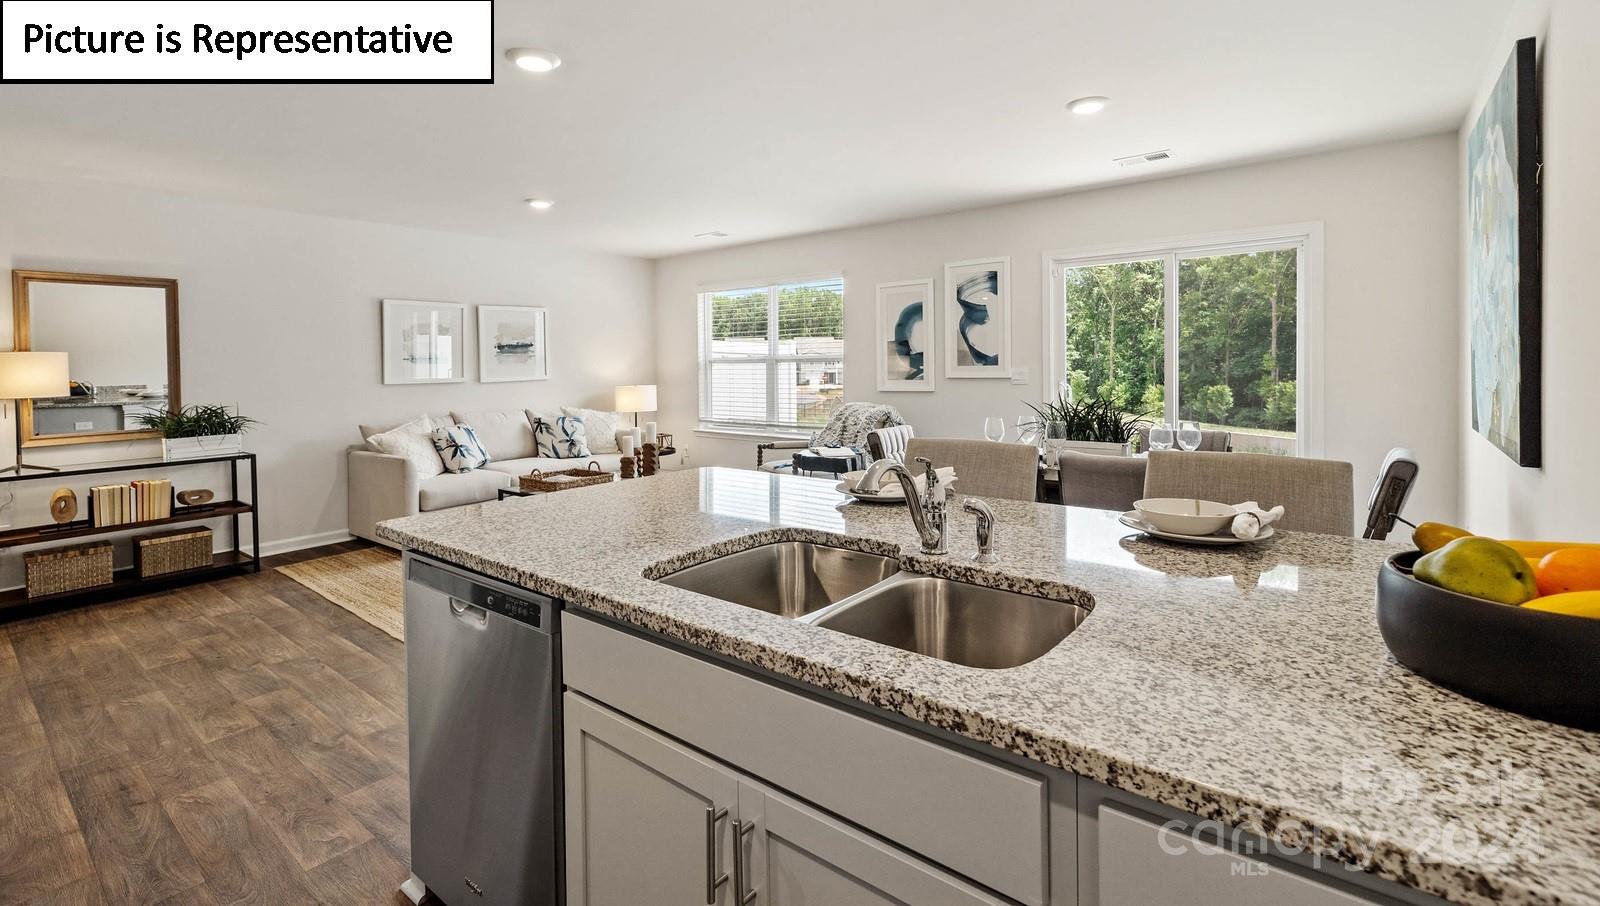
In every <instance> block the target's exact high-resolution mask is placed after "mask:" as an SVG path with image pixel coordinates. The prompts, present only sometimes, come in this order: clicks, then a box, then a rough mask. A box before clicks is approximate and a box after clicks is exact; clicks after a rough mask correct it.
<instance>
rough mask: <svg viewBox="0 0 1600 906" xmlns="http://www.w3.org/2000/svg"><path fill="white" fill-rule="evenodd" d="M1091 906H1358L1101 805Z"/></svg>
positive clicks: (1358, 900)
mask: <svg viewBox="0 0 1600 906" xmlns="http://www.w3.org/2000/svg"><path fill="white" fill-rule="evenodd" d="M1098 825H1099V827H1098V833H1099V844H1098V860H1099V870H1100V890H1099V895H1100V899H1099V901H1098V906H1282V904H1286V903H1293V904H1295V906H1362V904H1371V903H1384V902H1389V901H1387V900H1384V899H1381V898H1377V897H1373V898H1371V899H1369V898H1366V897H1358V896H1354V895H1352V894H1350V893H1347V892H1345V891H1343V890H1340V889H1338V888H1335V887H1333V886H1332V885H1329V884H1324V883H1321V882H1319V881H1316V880H1313V879H1311V878H1308V877H1305V876H1303V875H1300V874H1296V873H1294V872H1291V871H1289V870H1288V869H1286V868H1284V867H1282V866H1279V865H1275V864H1271V863H1268V862H1266V861H1263V860H1261V859H1257V858H1253V857H1251V856H1247V855H1241V854H1239V853H1236V852H1232V851H1230V850H1226V849H1222V848H1221V847H1219V846H1216V845H1214V844H1209V843H1205V842H1202V841H1199V840H1196V839H1195V838H1194V837H1192V836H1190V835H1189V834H1187V833H1184V832H1182V831H1181V830H1174V829H1171V828H1168V827H1163V826H1162V825H1160V824H1157V823H1156V822H1155V821H1152V820H1147V819H1145V818H1143V817H1138V816H1135V815H1133V814H1130V813H1127V812H1124V811H1122V810H1121V809H1118V808H1115V807H1112V806H1107V805H1102V806H1100V809H1099V820H1098Z"/></svg>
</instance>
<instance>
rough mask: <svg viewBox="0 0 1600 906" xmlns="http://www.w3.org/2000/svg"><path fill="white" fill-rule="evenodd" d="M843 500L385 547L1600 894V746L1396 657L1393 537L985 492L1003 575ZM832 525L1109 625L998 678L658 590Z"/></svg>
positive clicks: (514, 512)
mask: <svg viewBox="0 0 1600 906" xmlns="http://www.w3.org/2000/svg"><path fill="white" fill-rule="evenodd" d="M833 484H834V482H833V481H832V480H831V479H830V480H821V479H810V478H801V477H796V476H776V475H770V474H767V473H761V472H748V471H740V470H730V469H699V470H686V471H679V472H667V473H663V474H660V475H657V476H654V477H651V478H644V479H638V480H634V481H625V482H619V483H616V484H611V485H603V486H599V487H592V488H585V489H581V490H575V491H568V492H564V493H559V494H550V495H544V496H540V497H529V498H517V499H512V500H507V501H505V502H503V503H492V504H477V505H473V506H468V507H461V508H458V509H452V510H446V511H441V512H437V513H425V514H422V515H418V516H411V517H407V518H404V519H396V520H392V521H389V522H386V523H383V524H382V525H380V526H379V528H378V532H379V534H380V535H382V536H383V537H385V538H387V539H389V540H391V541H394V542H396V543H398V544H401V545H403V546H405V547H408V548H412V549H415V550H418V551H421V552H424V553H427V554H431V555H433V556H436V557H439V558H441V559H445V560H449V561H452V562H455V563H459V564H461V565H463V566H466V567H468V568H470V569H474V570H477V571H479V572H481V573H484V574H487V575H491V576H495V577H498V578H501V579H505V580H507V581H510V582H513V583H516V584H518V585H521V586H524V587H527V588H531V589H533V590H535V591H539V592H543V593H546V594H549V595H552V596H554V597H557V598H561V599H563V600H566V601H569V602H571V603H573V604H576V605H580V606H582V607H586V608H589V609H591V610H594V611H596V612H599V613H602V614H605V615H607V616H609V617H612V618H615V619H618V620H621V621H624V622H627V623H630V624H633V625H637V626H639V627H642V628H644V629H648V630H652V631H655V632H658V633H661V634H663V635H666V636H669V637H672V638H676V639H681V640H683V641H685V642H688V643H691V644H694V645H698V646H701V647H703V648H706V649H710V650H712V651H716V652H719V653H721V654H724V655H728V656H730V657H733V658H736V659H739V660H742V661H745V662H748V663H750V664H754V665H756V666H759V667H762V668H765V669H768V670H771V671H773V672H775V673H778V674H782V675H786V676H790V677H793V678H795V679H798V680H801V681H803V682H806V683H810V684H812V685H814V686H818V687H822V688H825V689H829V690H832V691H834V692H837V693H840V694H843V695H846V696H850V697H853V698H855V699H858V700H860V701H863V702H866V703H868V704H871V705H874V706H876V707H879V708H883V709H887V710H889V711H894V712H898V713H900V714H904V715H906V716H909V717H911V718H914V719H916V720H919V721H922V722H924V723H927V724H930V725H933V726H937V727H941V728H944V729H946V730H949V731H952V732H954V733H957V734H960V735H962V736H965V737H968V738H971V739H974V740H978V741H980V742H984V743H988V744H990V745H994V746H997V747H999V748H1001V749H1005V750H1008V751H1011V752H1015V753H1017V754H1020V755H1023V756H1025V757H1027V758H1030V759H1033V760H1036V761H1039V762H1043V763H1045V764H1049V765H1054V766H1057V767H1060V768H1065V769H1067V770H1070V771H1074V772H1076V773H1078V774H1081V775H1084V776H1087V777H1090V778H1092V779H1094V780H1098V781H1101V782H1104V783H1107V784H1109V785H1111V786H1113V787H1117V788H1120V789H1123V790H1126V791H1129V792H1131V793H1135V794H1137V795H1141V796H1145V797H1148V798H1150V799H1154V800H1157V801H1159V802H1162V803H1165V804H1167V805H1170V806H1173V807H1175V808H1178V809H1182V810H1184V811H1186V812H1190V813H1193V814H1197V815H1200V816H1202V817H1204V818H1208V819H1215V820H1220V821H1224V822H1227V823H1229V824H1233V825H1236V826H1239V827H1242V828H1243V829H1245V830H1247V831H1251V832H1255V833H1260V834H1264V835H1267V836H1269V837H1272V838H1273V839H1275V840H1277V841H1279V842H1281V843H1285V844H1288V845H1290V846H1297V847H1301V848H1303V849H1305V850H1306V851H1309V852H1314V853H1317V854H1320V855H1321V856H1324V857H1327V858H1331V859H1333V860H1335V861H1338V862H1341V863H1345V864H1350V865H1357V866H1360V867H1362V868H1364V869H1366V870H1368V871H1371V872H1373V873H1375V874H1377V875H1379V876H1381V877H1385V878H1389V879H1391V880H1395V881H1398V882H1400V883H1403V884H1406V885H1409V886H1411V887H1415V888H1417V889H1420V890H1423V891H1426V892H1428V893H1432V894H1436V895H1439V896H1442V897H1445V898H1447V899H1451V900H1454V901H1458V902H1462V903H1472V904H1488V903H1560V904H1575V903H1587V904H1600V734H1596V733H1586V732H1582V731H1578V730H1572V729H1568V728H1564V727H1559V726H1556V725H1553V724H1548V723H1544V722H1541V721H1536V720H1532V719H1529V718H1524V717H1520V716H1518V715H1515V714H1511V713H1508V712H1505V711H1500V710H1497V709H1494V708H1491V707H1488V706H1486V705H1481V704H1478V703H1476V702H1473V701H1471V700H1469V699H1466V698H1463V697H1461V696H1459V695H1457V694H1455V693H1452V692H1449V691H1447V690H1444V689H1442V688H1440V687H1438V686H1435V685H1433V684H1432V683H1429V682H1428V681H1426V680H1423V679H1421V678H1420V677H1417V676H1416V675H1414V674H1412V673H1411V672H1410V671H1408V670H1406V669H1405V668H1404V667H1401V666H1400V665H1399V664H1397V663H1396V662H1395V661H1394V660H1393V658H1391V657H1390V655H1389V653H1388V651H1387V649H1386V648H1385V647H1384V644H1383V640H1382V639H1381V637H1380V636H1379V634H1378V627H1377V622H1376V620H1375V617H1374V613H1373V594H1374V587H1375V581H1376V575H1377V570H1378V566H1379V564H1380V563H1381V561H1382V560H1383V558H1384V557H1386V556H1388V555H1389V554H1391V553H1393V552H1394V551H1395V550H1397V549H1399V545H1395V544H1389V543H1381V542H1373V541H1361V540H1356V539H1349V538H1338V537H1333V536H1328V535H1313V534H1306V533H1294V532H1280V533H1278V536H1277V537H1276V538H1273V539H1271V540H1269V541H1266V542H1262V543H1260V544H1256V545H1250V546H1248V547H1242V548H1232V549H1205V548H1188V547H1178V546H1173V545H1168V544H1164V543H1162V542H1158V541H1153V540H1150V539H1146V538H1143V537H1142V536H1139V535H1137V534H1135V533H1132V532H1130V531H1129V530H1128V529H1127V528H1125V527H1123V526H1122V525H1120V524H1118V523H1117V522H1116V514H1113V513H1106V512H1102V511H1097V510H1085V509H1077V508H1067V507H1058V506H1047V505H1038V504H1031V503H1023V502H1015V501H992V505H993V507H994V510H995V513H996V515H997V516H998V520H999V526H998V530H997V534H996V538H997V544H998V548H999V551H1000V554H1001V557H1002V562H1001V563H1000V564H998V565H997V566H994V567H980V566H977V565H975V564H973V563H971V562H970V561H969V560H968V559H967V557H968V556H969V555H970V554H971V553H972V552H973V551H974V550H975V549H976V545H975V543H974V539H973V524H974V523H973V517H971V516H970V515H967V514H964V513H961V512H959V511H958V510H957V509H955V508H954V507H952V511H951V516H950V538H949V547H950V553H949V555H947V556H945V557H941V558H926V557H922V556H921V555H920V554H919V553H918V544H917V541H916V538H915V535H914V533H913V531H912V528H911V523H910V519H909V518H908V517H907V514H906V511H905V509H904V508H903V507H895V506H878V505H872V504H862V503H856V502H853V501H849V500H848V498H846V497H845V496H844V495H841V494H839V493H838V492H836V491H834V490H833ZM835 535H841V536H849V537H850V539H851V541H850V542H849V543H850V545H851V546H856V547H858V548H860V549H863V550H874V551H879V552H890V553H896V552H898V553H899V555H900V557H901V561H902V566H903V567H905V568H908V569H911V570H916V571H919V572H932V573H936V574H943V575H947V576H950V577H952V578H967V579H973V578H978V579H980V580H982V581H988V582H990V583H991V584H1002V585H1005V586H1008V587H1012V588H1017V589H1020V590H1033V591H1042V592H1048V593H1052V594H1054V595H1057V596H1067V597H1070V598H1072V599H1074V600H1079V601H1081V602H1083V603H1086V604H1092V607H1093V610H1092V612H1091V613H1090V615H1089V617H1088V618H1087V619H1086V620H1085V621H1084V623H1083V625H1082V626H1081V627H1079V628H1078V630H1077V631H1076V632H1074V633H1073V634H1072V635H1070V636H1068V637H1067V639H1066V640H1065V641H1063V642H1062V643H1061V644H1060V645H1058V646H1057V647H1056V648H1054V649H1053V650H1051V651H1050V652H1049V653H1047V654H1046V655H1044V656H1043V657H1041V658H1039V659H1038V660H1036V661H1033V662H1032V663H1029V664H1025V665H1023V666H1021V667H1016V668H1012V669H1007V670H982V669H976V668H970V667H963V666H959V665H956V664H950V663H946V662H943V661H939V660H934V659H932V658H927V657H922V656H920V655H916V654H911V653H909V652H903V651H899V650H897V649H893V648H888V647H885V646H882V645H878V644H875V643H872V642H867V641H864V640H861V639H856V638H853V637H850V636H845V635H842V634H839V633H835V632H831V631H829V630H825V629H820V628H818V627H814V626H809V625H803V624H798V623H794V622H792V621H790V620H786V619H783V618H781V617H777V616H773V615H770V614H766V613H762V612H759V611H755V610H751V609H749V608H746V607H742V606H740V605H737V604H732V603H728V602H724V601H720V600H716V599H712V598H708V597H705V596H702V595H698V594H695V593H693V592H690V591H686V590H682V589H677V588H673V587H670V586H667V585H662V584H660V583H657V582H653V581H651V580H650V579H647V578H645V574H646V572H647V571H650V574H652V575H657V574H659V572H660V570H661V569H663V567H662V565H661V564H663V563H664V562H670V564H671V565H673V566H678V565H687V564H688V563H692V562H698V561H700V560H703V559H707V558H708V557H709V556H711V555H713V554H715V553H726V552H728V551H730V550H735V549H739V548H742V547H749V546H752V545H753V544H754V543H758V542H761V541H765V540H776V539H778V538H806V537H812V538H817V539H820V540H834V539H832V538H831V536H835ZM747 536H753V537H747ZM1485 669H1492V665H1485Z"/></svg>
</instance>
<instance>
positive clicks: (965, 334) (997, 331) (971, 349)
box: [939, 258, 1011, 379]
mask: <svg viewBox="0 0 1600 906" xmlns="http://www.w3.org/2000/svg"><path fill="white" fill-rule="evenodd" d="M939 316H940V320H941V324H942V328H943V331H944V375H945V377H949V378H1007V379H1009V378H1010V377H1011V259H1010V258H985V259H978V260H972V261H954V262H951V263H949V264H946V265H945V266H944V305H943V306H942V309H941V311H940V315H939Z"/></svg>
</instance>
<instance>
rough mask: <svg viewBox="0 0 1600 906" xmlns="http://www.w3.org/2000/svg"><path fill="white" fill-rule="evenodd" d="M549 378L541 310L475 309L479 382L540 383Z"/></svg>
mask: <svg viewBox="0 0 1600 906" xmlns="http://www.w3.org/2000/svg"><path fill="white" fill-rule="evenodd" d="M549 376H550V349H549V343H548V342H547V341H546V340H545V310H544V309H542V308H522V307H517V306H511V305H480V306H478V380H479V381H483V382H485V383H493V382H496V381H542V380H544V379H545V378H548V377H549Z"/></svg>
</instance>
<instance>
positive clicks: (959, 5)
mask: <svg viewBox="0 0 1600 906" xmlns="http://www.w3.org/2000/svg"><path fill="white" fill-rule="evenodd" d="M496 10H497V13H498V17H497V22H496V37H497V40H498V41H499V42H500V43H501V45H502V49H503V48H504V47H511V46H518V45H531V46H541V47H549V48H552V49H554V50H556V51H557V52H559V53H560V54H561V55H562V56H563V58H564V60H565V63H564V65H563V66H562V67H561V68H560V69H559V70H557V71H556V72H555V73H553V74H551V75H548V76H542V77H540V76H532V75H529V74H527V73H523V72H522V71H520V70H517V69H515V68H513V67H511V66H510V64H508V63H505V62H504V61H503V60H502V61H501V62H500V63H499V64H498V70H497V82H496V84H494V85H468V86H458V85H419V86H408V85H402V86H376V85H374V86H339V85H310V86H299V85H253V86H237V85H195V86H189V85H172V86H163V85H123V86H114V85H92V86H89V85H85V86H0V173H5V174H8V175H21V176H33V177H40V178H72V179H85V180H98V181H107V182H114V183H129V184H135V185H140V186H146V187H151V188H157V189H161V190H167V191H173V192H180V193H184V194H190V195H197V196H203V197H209V198H216V199H223V200H229V201H234V202H241V203H245V204H250V205H260V206H265V207H273V208H284V209H290V210H295V211H304V212H310V213H318V214H328V215H334V216H339V217H349V218H355V219H360V220H370V221H377V222H384V223H396V224H407V225H414V226H421V227H427V228H431V229H439V230H448V231H455V232H464V233H477V234H485V235H496V236H503V237H513V238H527V239H543V240H553V241H559V242H563V243H568V244H572V245H579V246H585V247H592V248H599V249H604V250H609V251H615V252H623V253H628V254H636V255H645V256H659V255H666V254H672V253H676V252H681V251H686V250H693V249H700V248H706V247H708V246H710V245H713V244H715V243H716V242H718V240H704V239H695V238H693V236H694V234H695V233H700V232H705V231H709V230H722V231H724V232H727V233H729V234H730V236H731V238H730V239H728V240H720V241H721V242H748V241H752V240H757V239H766V238H772V237H776V236H783V235H793V234H797V233H805V232H811V231H815V230H822V229H829V228H834V227H841V226H847V225H851V224H859V223H867V222H873V221H882V220H889V219H894V218H899V217H906V216H913V215H920V214H928V213H934V212H939V211H948V210H954V209H959V208H964V207H972V206H978V205H983V204H989V203H994V202H1000V201H1006V200H1011V199H1017V198H1024V197H1028V196H1036V195H1041V194H1048V193H1052V192H1060V191H1065V190H1069V189H1075V188H1083V187H1087V186H1093V185H1101V184H1105V183H1108V182H1113V181H1116V180H1119V179H1128V178H1132V177H1139V178H1144V177H1149V176H1154V175H1162V174H1170V173H1174V172H1179V171H1181V170H1185V169H1192V168H1200V167H1215V166H1219V165H1223V164H1227V163H1230V162H1237V161H1244V160H1250V159H1257V158H1262V157H1270V156H1280V155H1284V154H1290V153H1296V152H1300V151H1307V150H1314V149H1319V148H1328V147H1336V146H1341V145H1351V144H1358V143H1362V142H1368V141H1375V140H1381V139H1387V138H1399V137H1405V136H1413V135H1422V134H1427V133H1431V132H1437V131H1441V130H1444V129H1449V128H1453V127H1454V126H1455V125H1456V124H1457V123H1458V122H1459V121H1460V119H1461V117H1462V116H1463V115H1464V114H1465V112H1466V110H1467V106H1468V103H1469V101H1470V98H1471V96H1472V94H1473V91H1474V90H1475V89H1476V87H1477V86H1478V84H1479V81H1480V77H1481V75H1482V73H1483V71H1484V67H1485V66H1487V65H1489V62H1490V61H1491V59H1492V58H1493V56H1494V51H1493V48H1492V46H1491V45H1492V42H1493V41H1494V40H1495V39H1496V36H1497V35H1498V33H1499V27H1500V25H1501V21H1502V19H1503V16H1504V11H1505V6H1504V0H1315V2H1312V0H1204V2H1201V0H1100V2H1084V0H1031V2H1030V0H988V2H972V0H805V2H798V3H797V2H790V0H744V2H737V0H671V2H660V0H627V2H592V0H553V2H541V3H531V2H512V0H502V2H500V3H498V4H496ZM1089 94H1104V95H1109V96H1110V97H1111V98H1112V106H1111V107H1109V108H1107V110H1106V111H1105V112H1104V113H1101V114H1099V115H1098V116H1093V117H1075V116H1072V115H1070V114H1068V113H1066V112H1065V111H1064V109H1063V105H1064V104H1065V103H1066V102H1067V101H1068V100H1070V99H1072V98H1074V97H1078V96H1081V95H1089ZM1160 148H1171V149H1173V154H1174V158H1175V159H1174V160H1173V161H1171V162H1169V163H1166V164H1156V165H1151V166H1148V167H1144V168H1139V169H1135V170H1131V171H1125V170H1121V169H1119V168H1117V167H1115V166H1114V165H1112V164H1111V159H1112V158H1114V157H1119V156H1123V155H1128V154H1135V153H1139V152H1144V151H1151V150H1155V149H1160ZM532 196H542V197H549V198H553V199H555V200H556V201H557V205H556V207H555V208H554V209H553V210H551V211H549V212H546V213H543V214H535V213H532V212H530V211H529V210H528V209H527V208H526V207H525V206H524V205H522V204H521V200H522V199H524V198H528V197H532Z"/></svg>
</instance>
